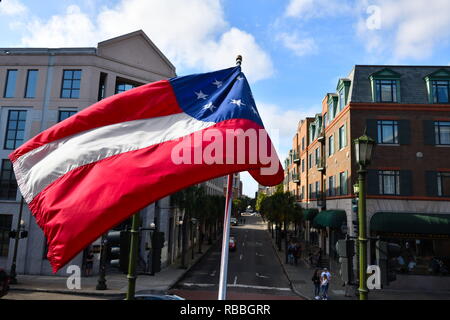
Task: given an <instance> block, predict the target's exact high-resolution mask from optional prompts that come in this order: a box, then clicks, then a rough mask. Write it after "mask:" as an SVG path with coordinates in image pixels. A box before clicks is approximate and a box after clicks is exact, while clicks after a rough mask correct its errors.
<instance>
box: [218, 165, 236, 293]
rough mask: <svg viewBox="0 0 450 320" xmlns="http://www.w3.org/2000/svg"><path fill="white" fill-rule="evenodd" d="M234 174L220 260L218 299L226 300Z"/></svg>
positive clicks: (226, 212)
mask: <svg viewBox="0 0 450 320" xmlns="http://www.w3.org/2000/svg"><path fill="white" fill-rule="evenodd" d="M232 195H233V174H229V175H228V183H227V196H226V202H225V216H224V219H223V236H222V258H221V261H220V278H219V296H218V298H217V300H226V297H227V275H228V253H229V249H228V243H229V241H230V218H231V205H232V200H233V196H232Z"/></svg>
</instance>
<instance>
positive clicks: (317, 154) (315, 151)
mask: <svg viewBox="0 0 450 320" xmlns="http://www.w3.org/2000/svg"><path fill="white" fill-rule="evenodd" d="M314 153H315V158H316V165H318V164H319V161H320V147H319V148H317V149H316V150H314Z"/></svg>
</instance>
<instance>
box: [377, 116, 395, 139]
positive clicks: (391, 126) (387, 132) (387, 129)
mask: <svg viewBox="0 0 450 320" xmlns="http://www.w3.org/2000/svg"><path fill="white" fill-rule="evenodd" d="M377 130H378V139H377V140H378V141H377V143H379V144H398V143H399V140H398V121H392V120H378V121H377Z"/></svg>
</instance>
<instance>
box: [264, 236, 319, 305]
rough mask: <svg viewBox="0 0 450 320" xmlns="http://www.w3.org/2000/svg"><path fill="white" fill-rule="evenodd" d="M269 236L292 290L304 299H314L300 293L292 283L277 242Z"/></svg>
mask: <svg viewBox="0 0 450 320" xmlns="http://www.w3.org/2000/svg"><path fill="white" fill-rule="evenodd" d="M266 232H268V233H269V230H266ZM269 237H270V243H271V244H272V249H273V251H274V252H275V255H276V256H277V258H278V261H279V262H280V265H281V268H282V269H283V272H284V274H285V275H286V278H287V279H288V281H289V286H290V287H291V290H292V291H293V292H294V293H295V294H296V295H298V296H299V297H301V298H303V299H305V300H313V299H311V298H310V297H307V296H305V295H304V294H302V293H300V292H299V291H298V290H297V289H295V286H294V285H293V284H292V280H291V278H290V277H289V274H288V272H287V270H286V268H285V266H284V263H283V260H282V259H281V257H280V255H279V253H278V251H277V250H278V249H277V248H276V247H275V244H274V243H273V241H272V237H271V235H270V233H269Z"/></svg>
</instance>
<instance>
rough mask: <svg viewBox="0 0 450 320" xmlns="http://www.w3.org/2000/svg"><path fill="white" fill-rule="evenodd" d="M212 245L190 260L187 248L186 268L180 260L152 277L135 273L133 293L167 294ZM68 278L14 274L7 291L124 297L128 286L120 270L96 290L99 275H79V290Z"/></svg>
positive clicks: (107, 276) (108, 274)
mask: <svg viewBox="0 0 450 320" xmlns="http://www.w3.org/2000/svg"><path fill="white" fill-rule="evenodd" d="M214 246H215V243H213V244H212V245H207V244H205V245H203V247H202V252H203V253H202V254H198V253H197V248H196V250H195V256H194V260H191V251H190V250H188V254H187V256H188V265H189V267H188V268H187V269H182V268H180V264H179V263H175V264H172V265H170V266H168V267H166V268H164V269H162V270H161V272H158V273H156V274H155V275H154V276H150V275H145V274H139V273H138V274H137V279H136V292H138V291H139V290H146V291H151V292H154V293H157V294H162V293H166V292H167V291H168V290H169V289H170V288H171V287H172V286H174V285H175V284H176V283H177V282H178V281H179V280H180V279H181V278H182V277H183V276H184V275H185V274H186V273H187V272H188V271H189V270H190V269H191V268H192V267H193V266H194V265H195V264H197V263H198V262H199V261H200V259H201V258H202V257H203V256H204V255H205V254H206V253H207V252H208V251H209V250H210V249H211V248H212V247H214ZM69 276H70V275H69V274H68V275H67V277H61V276H41V275H17V281H18V284H11V285H10V291H14V290H21V291H32V292H48V293H62V294H71V295H84V296H85V295H95V296H103V297H111V298H118V299H120V298H124V297H125V294H126V292H127V288H128V279H127V275H126V274H123V273H111V274H110V273H107V274H106V285H107V290H96V289H95V287H96V286H97V281H98V275H94V276H90V277H81V288H80V289H68V288H67V280H68V277H69Z"/></svg>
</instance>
